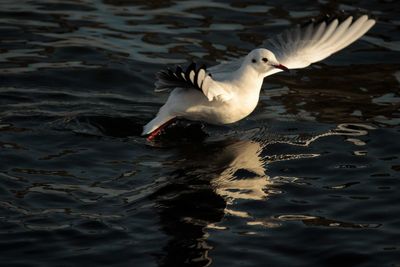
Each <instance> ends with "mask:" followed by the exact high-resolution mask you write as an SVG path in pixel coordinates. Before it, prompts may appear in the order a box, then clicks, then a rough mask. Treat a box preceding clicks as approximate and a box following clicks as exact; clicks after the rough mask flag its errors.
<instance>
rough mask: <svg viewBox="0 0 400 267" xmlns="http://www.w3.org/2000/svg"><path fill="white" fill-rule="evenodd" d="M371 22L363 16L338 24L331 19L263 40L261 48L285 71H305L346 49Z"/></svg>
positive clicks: (373, 22) (364, 31)
mask: <svg viewBox="0 0 400 267" xmlns="http://www.w3.org/2000/svg"><path fill="white" fill-rule="evenodd" d="M375 22H376V21H375V20H374V19H370V18H368V16H367V15H363V16H361V17H359V18H358V19H357V20H355V21H353V17H352V16H349V17H347V18H346V19H345V20H344V21H342V22H339V20H338V19H334V20H332V21H331V22H329V23H327V22H325V21H323V22H320V23H313V24H309V25H308V26H307V27H303V28H301V27H299V26H297V27H295V28H293V29H291V30H288V31H287V32H285V33H284V34H283V35H278V36H276V37H274V38H272V39H269V40H267V41H266V43H265V46H266V48H267V49H270V50H271V51H272V52H274V54H275V56H276V58H277V60H278V61H279V63H281V64H283V65H285V66H286V67H287V68H289V69H299V68H305V67H307V66H309V65H310V64H311V63H314V62H317V61H320V60H323V59H325V58H327V57H328V56H330V55H331V54H333V53H336V52H337V51H339V50H341V49H343V48H345V47H346V46H348V45H350V44H351V43H353V42H354V41H356V40H357V39H358V38H360V37H361V36H363V35H364V34H365V33H366V32H367V31H368V30H369V29H370V28H371V27H372V26H373V25H374V24H375ZM282 36H284V38H282ZM279 71H281V70H279V69H273V70H271V71H269V72H268V73H267V75H266V76H268V75H271V74H274V73H276V72H279Z"/></svg>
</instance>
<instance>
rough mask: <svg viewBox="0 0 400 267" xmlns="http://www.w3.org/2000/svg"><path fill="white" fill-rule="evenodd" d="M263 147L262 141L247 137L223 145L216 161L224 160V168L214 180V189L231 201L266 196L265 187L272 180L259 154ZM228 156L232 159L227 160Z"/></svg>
mask: <svg viewBox="0 0 400 267" xmlns="http://www.w3.org/2000/svg"><path fill="white" fill-rule="evenodd" d="M262 149H263V146H262V145H261V144H260V143H258V142H255V141H248V140H241V141H237V142H235V143H233V144H229V145H227V146H226V147H224V149H223V150H222V151H221V152H220V153H219V155H218V156H217V157H216V158H215V161H214V163H216V164H218V162H219V161H221V162H224V166H223V167H224V170H223V171H222V172H221V173H220V174H219V175H218V176H217V177H215V178H213V180H212V181H211V184H212V186H213V188H214V190H215V192H216V193H217V194H218V195H220V196H222V197H224V198H225V200H227V201H228V202H229V201H232V200H235V199H253V200H261V199H263V198H265V197H266V196H267V194H266V193H265V191H264V190H265V188H266V186H268V185H270V184H272V182H271V181H270V180H269V177H268V176H267V175H266V174H265V168H264V165H265V161H264V160H263V158H262V157H261V156H260V154H261V152H262ZM225 158H229V159H230V161H229V162H226V161H225V160H224V159H225ZM241 172H242V174H241ZM243 173H244V175H243ZM241 176H244V177H241Z"/></svg>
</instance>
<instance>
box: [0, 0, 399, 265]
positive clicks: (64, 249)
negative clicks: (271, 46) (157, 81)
mask: <svg viewBox="0 0 400 267" xmlns="http://www.w3.org/2000/svg"><path fill="white" fill-rule="evenodd" d="M0 6H1V9H0V36H1V39H0V159H1V160H0V260H1V263H2V265H4V266H46V265H48V266H83V265H89V266H109V265H113V266H132V265H135V266H182V265H187V266H267V265H268V266H400V252H399V249H400V243H399V240H400V218H399V214H400V206H399V205H398V203H400V202H399V201H400V197H399V193H398V192H397V191H398V190H399V171H400V161H399V152H400V142H399V141H398V140H400V139H399V138H400V127H399V123H400V112H399V105H400V95H399V88H400V86H399V83H400V71H399V66H400V64H399V60H398V59H399V55H398V53H399V50H400V45H399V44H400V43H399V42H400V35H399V25H400V24H399V23H400V21H399V20H398V14H399V12H400V6H399V4H398V3H397V1H361V0H360V1H344V2H343V4H338V3H337V1H319V2H315V1H296V3H293V2H289V1H288V2H287V3H285V2H284V3H282V1H269V2H268V3H267V4H264V3H263V1H251V3H248V4H246V3H242V2H241V1H237V2H231V3H230V2H217V1H215V2H214V1H212V2H211V1H210V2H204V1H184V2H170V1H164V2H160V3H159V2H157V1H124V0H122V1H118V0H115V1H113V0H103V1H100V0H92V1H90V0H81V1H78V0H77V1H56V0H43V1H10V0H2V1H1V3H0ZM342 9H343V10H345V11H346V12H352V11H354V10H357V9H361V10H362V11H363V10H364V11H368V12H369V13H372V14H373V15H375V16H376V17H378V19H379V22H378V24H377V25H376V26H375V27H374V28H373V29H372V30H371V31H370V32H369V34H368V35H367V36H366V37H364V38H363V39H362V40H361V41H358V42H357V43H355V44H354V45H352V46H351V47H349V48H347V49H345V50H344V51H342V52H340V53H339V54H337V55H335V56H332V57H331V58H329V59H327V60H325V61H324V62H322V63H318V64H315V65H313V66H311V67H309V68H307V69H303V70H298V71H293V72H292V73H291V74H279V75H274V76H272V77H268V79H267V80H266V82H265V84H264V89H263V91H262V94H261V99H260V103H259V105H258V107H257V109H256V110H255V112H254V113H253V114H252V115H251V116H249V117H248V118H246V119H245V120H243V121H240V122H238V123H236V124H234V125H231V126H226V127H215V126H209V125H205V126H202V125H199V124H188V123H187V122H182V123H180V124H179V125H176V126H175V127H172V128H170V129H168V132H167V133H166V135H165V137H164V138H163V139H162V140H160V141H159V142H156V143H154V144H149V143H147V142H146V141H145V140H144V139H143V138H142V137H140V136H139V133H140V131H141V127H142V125H144V124H145V123H146V122H147V121H148V120H150V119H151V118H152V116H153V115H154V114H155V112H156V111H157V110H158V108H159V107H160V105H161V104H162V103H163V102H164V101H165V99H166V95H163V94H161V95H159V94H155V93H153V82H154V73H155V72H157V71H158V70H160V69H162V68H163V67H164V66H165V65H166V64H174V63H184V62H186V61H190V60H192V59H194V60H196V61H199V62H202V63H206V64H209V65H212V64H215V63H216V62H221V61H224V60H229V59H231V58H235V57H237V56H241V55H243V54H245V53H246V52H247V51H248V50H250V49H252V48H254V47H256V46H257V45H259V44H261V43H262V41H263V40H264V39H265V38H266V37H267V36H270V35H273V34H275V33H279V32H280V31H281V30H282V29H284V28H286V27H288V26H290V25H293V24H296V23H298V22H303V21H305V20H307V19H308V18H311V17H313V16H316V15H318V14H320V13H321V12H328V13H329V12H335V11H337V10H342Z"/></svg>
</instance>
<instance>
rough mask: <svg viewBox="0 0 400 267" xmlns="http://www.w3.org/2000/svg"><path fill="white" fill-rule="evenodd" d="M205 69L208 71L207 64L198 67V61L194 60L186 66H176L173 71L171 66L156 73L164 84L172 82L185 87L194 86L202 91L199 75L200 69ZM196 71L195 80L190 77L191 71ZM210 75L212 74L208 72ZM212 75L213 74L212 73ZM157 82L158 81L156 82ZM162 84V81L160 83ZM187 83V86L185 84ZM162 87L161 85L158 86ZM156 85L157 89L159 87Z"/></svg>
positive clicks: (171, 83)
mask: <svg viewBox="0 0 400 267" xmlns="http://www.w3.org/2000/svg"><path fill="white" fill-rule="evenodd" d="M202 69H203V70H204V71H205V72H206V73H207V67H206V65H204V64H202V65H200V67H198V68H197V63H196V62H194V61H192V62H191V63H190V64H189V65H188V66H187V67H186V68H182V67H181V66H180V65H177V66H176V67H175V71H172V70H171V68H167V69H166V70H161V71H159V72H157V73H156V79H157V80H159V81H161V82H163V81H164V84H170V85H171V87H173V86H183V87H192V88H195V89H197V90H200V91H202V89H201V86H200V84H198V81H197V79H198V75H199V72H200V70H202ZM192 71H194V78H193V81H192V80H191V79H190V74H191V72H192ZM208 75H210V74H208ZM210 76H211V75H210ZM156 84H157V82H156ZM158 84H162V83H158ZM185 85H186V86H185ZM158 87H161V86H158ZM158 87H157V85H156V88H157V89H160V88H158ZM167 87H168V85H164V86H162V88H167Z"/></svg>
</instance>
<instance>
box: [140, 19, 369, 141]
mask: <svg viewBox="0 0 400 267" xmlns="http://www.w3.org/2000/svg"><path fill="white" fill-rule="evenodd" d="M374 24H375V20H372V19H368V17H367V16H365V15H364V16H361V17H360V18H358V19H357V20H356V21H354V22H353V23H352V17H348V18H347V19H346V20H345V21H343V22H341V23H339V22H338V20H333V21H332V22H330V23H328V24H327V23H325V22H322V23H319V24H310V25H309V26H308V27H306V28H300V27H298V28H295V29H292V30H288V31H286V32H284V33H283V34H281V35H278V36H277V37H275V38H273V39H270V40H268V41H267V42H266V46H267V47H268V48H269V49H265V48H258V49H254V50H253V51H251V52H250V53H249V54H248V55H247V56H245V57H244V58H242V59H239V60H236V61H233V62H230V63H225V64H220V65H217V66H214V67H211V68H209V69H206V68H205V67H204V66H202V67H200V68H196V65H195V64H192V65H190V66H189V67H188V68H187V69H186V70H183V69H182V68H181V67H177V69H176V71H175V72H172V71H171V70H168V71H163V72H160V73H158V75H157V81H156V83H155V85H156V90H158V91H165V90H172V92H171V93H170V96H169V98H168V100H167V102H166V103H165V105H163V106H162V107H161V108H160V110H159V112H158V114H157V116H156V117H155V118H154V119H153V120H152V121H150V122H149V123H148V124H146V125H145V126H144V129H143V133H142V134H143V135H149V134H150V136H149V139H152V138H154V136H155V135H157V134H158V132H159V131H160V130H161V129H162V128H163V127H164V126H165V125H166V124H168V123H169V122H170V121H172V120H173V119H175V118H185V119H188V120H194V121H204V122H207V123H210V124H217V125H221V124H230V123H234V122H237V121H239V120H241V119H243V118H245V117H247V116H248V115H249V114H250V113H251V112H252V111H253V110H254V109H255V108H256V106H257V103H258V100H259V95H260V90H261V86H262V83H263V80H264V78H265V77H266V76H269V75H272V74H274V73H277V72H279V71H282V70H287V69H296V68H304V67H306V66H308V65H310V64H311V63H313V62H317V61H320V60H322V59H324V58H326V57H328V56H329V55H331V54H333V53H335V52H337V51H338V50H341V49H343V48H344V47H346V46H348V45H349V44H351V43H353V42H354V41H355V40H357V39H358V38H360V37H361V36H362V35H364V34H365V32H367V31H368V30H369V29H370V28H371V27H372V26H373V25H374Z"/></svg>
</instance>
